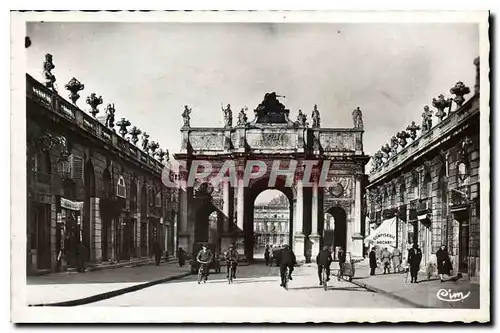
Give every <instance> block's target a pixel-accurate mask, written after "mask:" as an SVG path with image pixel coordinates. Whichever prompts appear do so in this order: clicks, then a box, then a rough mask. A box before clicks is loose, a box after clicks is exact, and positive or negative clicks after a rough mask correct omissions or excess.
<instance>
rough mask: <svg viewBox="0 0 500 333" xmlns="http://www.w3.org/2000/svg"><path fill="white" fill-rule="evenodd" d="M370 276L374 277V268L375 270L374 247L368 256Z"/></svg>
mask: <svg viewBox="0 0 500 333" xmlns="http://www.w3.org/2000/svg"><path fill="white" fill-rule="evenodd" d="M368 256H369V257H370V275H375V268H377V257H376V255H375V247H372V249H371V251H370V254H369V255H368Z"/></svg>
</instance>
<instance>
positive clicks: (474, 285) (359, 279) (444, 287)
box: [332, 263, 480, 309]
mask: <svg viewBox="0 0 500 333" xmlns="http://www.w3.org/2000/svg"><path fill="white" fill-rule="evenodd" d="M332 267H334V268H335V269H337V266H336V263H334V264H332ZM335 273H336V270H335ZM375 274H376V275H374V276H370V269H369V267H367V266H366V265H362V264H361V265H359V266H357V267H356V271H355V275H354V279H353V280H352V283H354V284H356V285H358V286H360V287H363V288H367V289H369V290H372V291H375V292H379V293H385V294H386V295H387V296H389V297H392V298H394V299H397V300H399V301H400V302H402V303H406V304H408V305H413V306H414V307H419V308H448V309H449V308H464V309H479V305H480V302H479V297H480V293H479V283H478V282H477V281H476V280H472V281H469V280H467V279H465V278H463V279H460V280H458V281H445V282H441V281H440V280H439V277H438V276H432V277H431V278H430V280H427V275H426V274H424V273H423V272H419V275H418V283H410V282H409V281H410V277H408V282H405V278H406V273H399V274H394V273H391V274H385V275H384V274H383V270H382V269H379V268H377V270H376V271H375ZM445 279H449V277H445ZM438 292H439V293H440V296H439V297H438ZM460 292H461V293H462V295H463V296H465V295H467V294H469V296H467V298H465V299H463V300H457V299H461V298H462V297H459V294H456V293H460ZM452 294H454V295H455V297H451V295H452ZM450 298H452V299H454V300H455V301H450ZM442 299H446V301H444V300H442Z"/></svg>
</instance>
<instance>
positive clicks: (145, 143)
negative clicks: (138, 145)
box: [142, 132, 149, 153]
mask: <svg viewBox="0 0 500 333" xmlns="http://www.w3.org/2000/svg"><path fill="white" fill-rule="evenodd" d="M148 149H149V134H148V133H146V132H142V150H144V151H145V152H146V153H147V152H148Z"/></svg>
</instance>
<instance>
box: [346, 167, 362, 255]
mask: <svg viewBox="0 0 500 333" xmlns="http://www.w3.org/2000/svg"><path fill="white" fill-rule="evenodd" d="M354 179H355V188H354V195H355V198H354V214H353V215H354V216H352V218H351V219H350V220H351V223H349V224H351V225H352V229H351V230H352V236H351V239H352V247H351V253H352V255H353V256H354V257H363V235H362V234H361V223H362V202H363V201H362V200H363V196H362V193H361V181H362V179H363V175H361V174H358V175H355V176H354ZM349 229H350V228H349ZM348 233H349V234H350V233H351V232H350V231H348Z"/></svg>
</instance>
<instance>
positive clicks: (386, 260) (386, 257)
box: [380, 247, 391, 274]
mask: <svg viewBox="0 0 500 333" xmlns="http://www.w3.org/2000/svg"><path fill="white" fill-rule="evenodd" d="M380 258H381V261H382V266H383V267H384V274H387V273H390V272H391V271H390V268H391V253H390V252H389V251H388V250H387V248H386V247H384V250H383V251H382V253H381V254H380Z"/></svg>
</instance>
